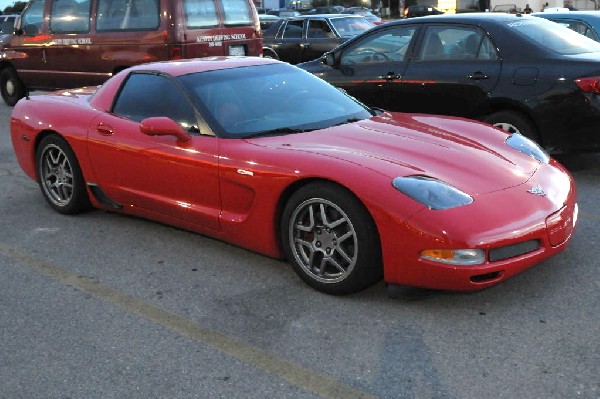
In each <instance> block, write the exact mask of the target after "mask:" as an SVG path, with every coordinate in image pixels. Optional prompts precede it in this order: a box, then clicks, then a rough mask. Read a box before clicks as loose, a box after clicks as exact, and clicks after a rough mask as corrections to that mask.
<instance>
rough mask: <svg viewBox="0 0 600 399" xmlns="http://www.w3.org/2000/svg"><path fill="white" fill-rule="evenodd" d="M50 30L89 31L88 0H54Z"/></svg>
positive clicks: (58, 31) (59, 31)
mask: <svg viewBox="0 0 600 399" xmlns="http://www.w3.org/2000/svg"><path fill="white" fill-rule="evenodd" d="M50 30H51V31H52V32H54V33H62V32H65V33H66V32H73V33H74V32H87V31H89V30H90V0H54V1H53V2H52V12H51V14H50Z"/></svg>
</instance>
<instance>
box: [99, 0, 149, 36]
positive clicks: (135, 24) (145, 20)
mask: <svg viewBox="0 0 600 399" xmlns="http://www.w3.org/2000/svg"><path fill="white" fill-rule="evenodd" d="M97 13H98V16H97V22H96V30H98V31H110V30H112V31H114V30H150V29H157V28H158V24H159V8H158V0H98V11H97Z"/></svg>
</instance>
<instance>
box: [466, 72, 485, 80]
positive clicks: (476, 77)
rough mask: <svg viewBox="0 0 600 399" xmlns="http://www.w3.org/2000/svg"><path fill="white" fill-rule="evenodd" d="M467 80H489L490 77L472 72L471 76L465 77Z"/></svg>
mask: <svg viewBox="0 0 600 399" xmlns="http://www.w3.org/2000/svg"><path fill="white" fill-rule="evenodd" d="M467 77H468V78H469V79H471V80H482V79H489V78H490V77H489V76H488V75H486V74H484V73H483V72H479V71H477V72H473V73H472V74H471V75H469V76H467Z"/></svg>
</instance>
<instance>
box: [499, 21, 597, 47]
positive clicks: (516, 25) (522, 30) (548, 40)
mask: <svg viewBox="0 0 600 399" xmlns="http://www.w3.org/2000/svg"><path fill="white" fill-rule="evenodd" d="M507 25H508V27H509V28H511V29H513V30H515V31H516V32H518V33H519V34H520V35H522V36H525V37H527V38H528V39H530V40H532V41H534V42H535V43H537V44H539V45H540V46H542V47H545V48H547V49H549V50H551V51H554V52H556V53H559V54H563V55H573V54H583V53H596V52H600V43H598V42H596V41H594V40H592V39H589V38H587V37H585V36H583V35H580V34H579V33H577V32H575V31H572V30H571V29H568V28H566V27H564V26H561V25H559V24H556V23H554V22H551V21H548V20H545V19H543V18H536V17H531V18H523V20H522V21H518V22H510V23H508V24H507Z"/></svg>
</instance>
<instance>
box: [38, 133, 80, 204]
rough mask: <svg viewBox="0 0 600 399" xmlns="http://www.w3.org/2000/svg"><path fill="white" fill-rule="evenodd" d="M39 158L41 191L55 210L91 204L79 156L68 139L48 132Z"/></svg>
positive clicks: (41, 146) (40, 148)
mask: <svg viewBox="0 0 600 399" xmlns="http://www.w3.org/2000/svg"><path fill="white" fill-rule="evenodd" d="M36 161H37V168H38V179H39V185H40V188H41V190H42V194H43V196H44V198H45V199H46V201H48V204H50V206H51V207H52V208H53V209H54V210H55V211H57V212H59V213H62V214H66V215H71V214H76V213H80V212H83V211H87V210H89V209H90V208H91V204H90V199H89V197H88V193H87V189H86V187H85V182H84V180H83V175H82V173H81V169H80V167H79V163H78V162H77V157H76V156H75V153H74V152H73V150H72V149H71V147H70V146H69V144H68V143H67V142H66V141H65V139H63V138H62V137H60V136H58V135H50V136H46V137H45V138H44V139H43V140H42V141H41V143H40V145H39V147H38V149H37V153H36Z"/></svg>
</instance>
